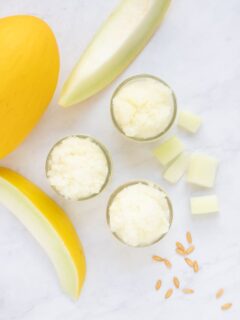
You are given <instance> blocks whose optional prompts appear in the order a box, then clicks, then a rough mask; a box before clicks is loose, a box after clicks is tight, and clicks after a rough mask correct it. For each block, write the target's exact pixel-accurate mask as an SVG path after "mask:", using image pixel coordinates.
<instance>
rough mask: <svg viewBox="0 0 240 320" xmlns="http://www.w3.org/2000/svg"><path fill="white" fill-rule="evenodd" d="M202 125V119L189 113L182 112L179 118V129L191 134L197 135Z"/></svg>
mask: <svg viewBox="0 0 240 320" xmlns="http://www.w3.org/2000/svg"><path fill="white" fill-rule="evenodd" d="M201 124H202V119H201V118H200V117H199V116H197V115H196V114H193V113H192V112H188V111H181V112H180V113H179V116H178V125H179V127H181V128H183V129H185V130H186V131H189V132H191V133H196V132H197V131H198V130H199V128H200V126H201Z"/></svg>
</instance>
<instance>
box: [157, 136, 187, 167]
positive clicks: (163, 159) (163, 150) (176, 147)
mask: <svg viewBox="0 0 240 320" xmlns="http://www.w3.org/2000/svg"><path fill="white" fill-rule="evenodd" d="M183 150H184V145H183V143H182V141H181V140H180V139H178V138H177V137H176V136H173V137H172V138H170V139H168V140H167V141H165V142H163V143H162V144H161V145H160V146H158V147H157V148H156V149H155V150H154V155H155V156H156V158H157V159H158V161H159V162H160V163H161V164H162V165H163V166H165V165H167V164H168V163H169V162H171V161H172V160H174V159H175V158H176V157H177V156H178V155H179V154H180V153H182V152H183Z"/></svg>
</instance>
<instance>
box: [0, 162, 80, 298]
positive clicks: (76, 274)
mask: <svg viewBox="0 0 240 320" xmlns="http://www.w3.org/2000/svg"><path fill="white" fill-rule="evenodd" d="M0 203H1V204H3V205H4V206H6V207H7V208H8V209H9V210H10V211H11V212H12V213H13V214H14V215H15V216H16V217H17V218H18V219H19V220H20V221H21V222H22V223H23V224H24V226H25V227H26V228H27V229H28V230H29V231H30V233H31V234H32V235H33V237H34V238H35V239H36V240H37V241H38V242H39V244H40V245H41V246H42V247H43V249H44V250H45V251H46V253H47V255H48V256H49V258H50V260H51V261H52V263H53V265H54V267H55V269H56V271H57V274H58V277H59V280H60V283H61V286H62V288H63V289H64V291H65V292H66V293H67V294H69V295H70V296H71V297H72V298H74V299H76V298H77V297H78V296H79V294H80V290H81V288H82V285H83V282H84V278H85V271H86V266H85V258H84V254H83V250H82V246H81V243H80V241H79V239H78V236H77V233H76V231H75V229H74V227H73V225H72V223H71V222H70V220H69V218H68V217H67V215H66V214H65V212H64V211H63V210H62V209H61V208H60V207H59V206H58V205H57V204H56V203H55V202H54V201H53V200H52V199H50V198H49V197H48V196H47V195H46V194H45V193H44V192H43V191H41V190H40V189H39V188H38V187H37V186H35V185H34V184H33V183H31V182H30V181H29V180H27V179H26V178H24V177H23V176H21V175H19V174H18V173H16V172H14V171H11V170H9V169H6V168H0Z"/></svg>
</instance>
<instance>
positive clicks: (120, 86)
mask: <svg viewBox="0 0 240 320" xmlns="http://www.w3.org/2000/svg"><path fill="white" fill-rule="evenodd" d="M139 78H150V79H154V80H157V81H159V82H161V83H162V84H164V85H165V86H166V87H168V88H169V89H170V90H171V93H172V97H173V114H172V118H171V121H170V122H169V124H168V126H167V127H166V128H165V129H164V130H163V131H161V132H160V133H158V134H157V135H155V136H153V137H148V138H138V137H130V136H128V135H126V133H125V132H124V131H123V130H122V128H121V127H120V126H119V124H118V122H117V120H116V117H115V115H114V108H113V99H114V98H115V97H116V95H117V94H118V92H119V91H120V90H121V89H122V88H123V87H124V86H125V85H126V84H127V83H129V82H130V81H133V80H137V79H139ZM110 111H111V118H112V122H113V124H114V126H115V128H116V129H117V130H118V131H119V132H120V133H121V134H122V135H124V136H125V137H126V138H128V139H130V140H134V141H136V142H151V141H155V140H158V139H159V138H161V137H162V136H163V135H164V134H165V133H167V132H168V131H169V130H170V128H171V127H172V126H173V124H174V122H175V120H176V117H177V98H176V95H175V93H174V91H173V90H172V88H171V87H170V85H168V84H167V83H166V82H165V81H163V80H162V79H160V78H158V77H156V76H154V75H151V74H147V73H146V74H145V73H143V74H137V75H135V76H132V77H129V78H127V79H125V80H124V81H123V82H121V83H120V84H119V85H118V87H117V88H116V89H115V91H114V92H113V95H112V98H111V103H110Z"/></svg>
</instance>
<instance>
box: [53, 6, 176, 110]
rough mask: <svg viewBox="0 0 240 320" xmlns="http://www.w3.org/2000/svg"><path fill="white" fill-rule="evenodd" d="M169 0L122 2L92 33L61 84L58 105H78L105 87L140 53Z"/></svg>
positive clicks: (159, 20)
mask: <svg viewBox="0 0 240 320" xmlns="http://www.w3.org/2000/svg"><path fill="white" fill-rule="evenodd" d="M170 2H171V0H122V1H121V2H120V4H119V5H118V6H117V8H116V9H115V10H114V11H113V12H112V14H111V15H110V16H109V18H108V19H107V20H106V21H105V22H104V23H103V25H102V26H101V27H100V29H99V31H98V32H97V33H96V34H95V36H94V38H93V39H92V41H91V42H90V44H89V46H88V47H87V48H86V50H85V51H84V52H83V54H82V56H81V57H80V59H79V61H78V63H77V65H76V66H75V68H74V69H73V70H72V72H71V74H70V76H69V77H68V79H67V81H66V82H65V84H64V86H63V89H62V92H61V95H60V99H59V104H60V105H61V106H63V107H68V106H71V105H73V104H76V103H79V102H82V101H84V100H86V99H87V98H89V97H91V96H92V95H94V94H96V93H97V92H99V91H100V90H102V89H103V88H105V87H106V86H107V85H109V84H110V83H111V82H112V81H113V80H114V79H115V78H116V77H117V76H118V75H119V74H120V73H121V72H122V71H123V70H124V69H125V68H126V67H127V66H128V65H129V64H130V63H131V62H132V61H133V60H134V58H135V57H136V56H137V55H138V54H139V53H140V51H141V50H142V49H143V48H144V47H145V45H146V44H147V42H148V41H149V40H150V38H151V37H152V35H153V34H154V32H155V31H156V29H157V27H158V26H159V24H160V22H161V21H162V19H163V18H164V16H165V13H166V11H167V9H168V6H169V4H170Z"/></svg>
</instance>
